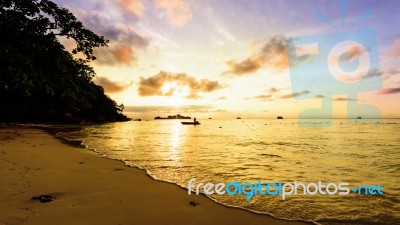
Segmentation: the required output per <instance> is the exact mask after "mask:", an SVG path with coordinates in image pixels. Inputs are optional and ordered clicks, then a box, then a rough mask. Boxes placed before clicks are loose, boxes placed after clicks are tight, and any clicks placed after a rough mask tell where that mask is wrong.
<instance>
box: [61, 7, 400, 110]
mask: <svg viewBox="0 0 400 225" xmlns="http://www.w3.org/2000/svg"><path fill="white" fill-rule="evenodd" d="M55 2H56V3H57V4H58V5H59V6H61V7H65V8H67V9H69V10H70V11H71V12H72V13H73V14H74V15H76V17H77V18H78V19H79V20H80V21H82V22H83V24H84V26H85V27H87V28H88V29H90V30H92V31H94V32H95V33H97V34H99V35H102V36H104V37H106V38H107V39H108V40H110V43H109V47H107V48H98V49H96V50H95V53H96V57H97V60H96V61H94V62H92V63H91V66H93V67H94V69H95V71H96V73H97V77H96V78H95V80H94V81H95V83H97V84H98V85H101V86H103V88H104V89H105V91H106V93H107V94H108V95H109V96H110V97H111V98H112V99H114V100H115V101H116V102H117V103H119V104H120V103H122V104H124V106H125V112H127V113H128V114H129V115H130V116H132V117H134V118H152V117H155V116H159V115H160V116H167V115H171V114H176V113H180V114H183V115H189V116H197V117H199V118H208V117H213V118H214V117H215V118H236V116H240V117H242V118H275V117H276V116H278V115H280V116H284V117H285V118H297V117H298V116H299V115H300V114H301V113H302V112H303V111H304V110H308V109H313V108H321V107H322V105H323V104H322V103H323V102H324V104H327V105H332V108H329V107H328V108H322V110H321V111H318V112H316V114H315V115H314V117H322V118H324V117H329V116H333V117H335V118H344V117H347V116H350V117H352V116H356V115H357V116H363V117H374V116H376V115H375V114H374V113H373V112H375V111H374V110H371V109H370V108H366V107H363V106H362V105H366V104H368V105H372V106H374V107H375V108H376V109H377V110H378V112H380V113H379V115H380V116H381V117H384V118H400V104H398V103H397V102H398V101H397V99H398V98H399V97H400V66H399V65H400V57H399V56H400V31H399V30H398V29H397V26H398V25H397V24H399V22H400V12H399V11H398V8H399V7H400V1H397V0H364V1H359V0H348V1H339V0H338V1H335V0H302V1H298V0H282V1H275V0H251V1H247V0H202V1H197V0H86V1H81V0H55ZM310 40H312V42H313V43H311V42H310ZM62 43H63V44H64V46H65V47H66V49H68V50H71V49H73V47H74V42H73V41H72V40H65V39H64V40H62ZM311 78H313V79H311ZM357 104H360V105H361V106H360V107H358V105H357ZM350 111H351V113H349V114H347V113H348V112H350ZM330 113H331V114H330Z"/></svg>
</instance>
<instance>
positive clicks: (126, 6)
mask: <svg viewBox="0 0 400 225" xmlns="http://www.w3.org/2000/svg"><path fill="white" fill-rule="evenodd" d="M117 2H118V4H120V6H121V8H122V9H123V10H124V11H125V12H126V13H128V14H133V15H135V16H137V17H141V16H143V10H144V6H143V2H142V0H117Z"/></svg>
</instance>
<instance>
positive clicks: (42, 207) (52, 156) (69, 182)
mask: <svg viewBox="0 0 400 225" xmlns="http://www.w3.org/2000/svg"><path fill="white" fill-rule="evenodd" d="M60 139H62V138H61V137H55V136H53V135H51V134H49V133H48V132H46V131H43V130H42V129H39V128H35V127H32V126H29V125H26V126H16V125H12V126H0V161H2V163H1V164H0V177H1V179H2V181H1V184H2V185H1V188H2V190H1V192H0V210H1V211H2V213H1V214H2V215H0V225H5V224H54V223H58V224H206V223H207V224H216V223H218V224H243V223H248V224H276V225H284V224H288V225H289V224H293V225H296V224H299V225H300V224H313V223H311V222H302V221H291V220H283V219H277V218H275V217H273V216H271V215H267V214H259V213H256V212H251V211H248V210H245V209H242V208H238V207H231V206H226V205H223V204H220V203H217V202H215V201H214V200H212V199H211V198H209V197H207V196H205V195H188V194H187V189H184V188H182V187H179V186H178V185H176V184H172V183H168V182H165V181H160V180H155V179H154V178H152V177H151V176H150V175H148V174H147V172H146V171H145V170H143V169H139V168H135V167H131V166H126V165H124V163H123V162H122V161H119V160H112V159H111V160H110V159H109V158H105V157H101V155H99V154H98V153H96V152H94V151H90V150H89V151H88V150H86V149H83V148H78V147H72V146H71V145H67V144H66V143H63V142H62V141H61V140H60ZM47 194H49V195H52V196H54V197H55V200H54V201H52V202H48V203H41V202H39V201H37V200H32V199H31V198H32V197H35V196H39V195H47Z"/></svg>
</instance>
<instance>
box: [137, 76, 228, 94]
mask: <svg viewBox="0 0 400 225" xmlns="http://www.w3.org/2000/svg"><path fill="white" fill-rule="evenodd" d="M168 84H173V85H172V86H170V87H168ZM223 87H224V86H223V85H221V84H219V83H218V81H211V80H208V79H202V80H196V78H194V77H193V76H189V75H187V74H185V73H168V72H165V71H160V72H159V73H158V74H156V75H154V76H151V77H148V78H143V77H141V78H140V83H139V88H138V93H139V95H140V96H171V95H173V94H174V93H176V92H180V93H184V91H185V90H186V91H187V94H186V95H185V98H190V99H197V98H201V96H199V95H198V93H199V92H203V93H208V92H213V91H216V90H218V89H221V88H223Z"/></svg>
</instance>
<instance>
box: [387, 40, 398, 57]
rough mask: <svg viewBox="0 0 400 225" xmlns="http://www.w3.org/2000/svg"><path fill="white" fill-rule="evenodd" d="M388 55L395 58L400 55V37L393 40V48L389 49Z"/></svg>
mask: <svg viewBox="0 0 400 225" xmlns="http://www.w3.org/2000/svg"><path fill="white" fill-rule="evenodd" d="M387 55H388V56H390V57H393V58H396V57H399V56H400V39H397V40H395V41H394V42H393V45H392V48H391V49H390V50H389V51H388V53H387Z"/></svg>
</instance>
